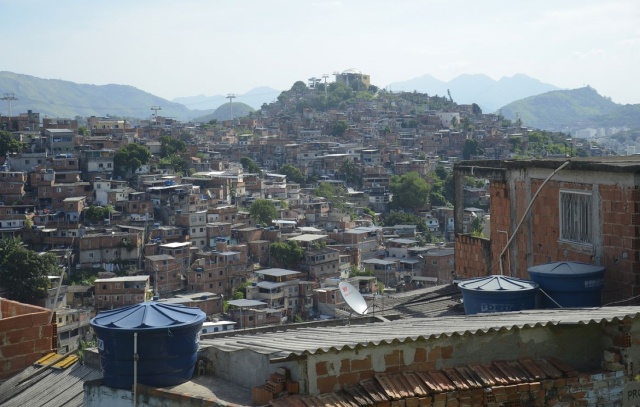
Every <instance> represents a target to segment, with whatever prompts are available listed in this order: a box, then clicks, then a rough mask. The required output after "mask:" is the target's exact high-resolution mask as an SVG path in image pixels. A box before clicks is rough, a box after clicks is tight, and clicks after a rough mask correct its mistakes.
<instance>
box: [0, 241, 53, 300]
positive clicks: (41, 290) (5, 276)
mask: <svg viewBox="0 0 640 407" xmlns="http://www.w3.org/2000/svg"><path fill="white" fill-rule="evenodd" d="M49 275H55V276H59V275H60V266H59V265H58V260H57V258H56V257H55V256H54V255H53V254H51V253H45V254H42V253H36V252H34V251H32V250H29V249H27V248H26V247H25V246H24V245H23V244H22V240H21V239H20V238H13V237H10V238H6V239H3V240H0V286H2V287H4V288H6V289H7V290H8V292H9V294H8V297H9V298H10V299H12V300H16V301H20V302H25V303H34V302H35V301H37V300H39V299H42V298H45V297H46V296H47V290H48V288H49V278H48V277H47V276H49Z"/></svg>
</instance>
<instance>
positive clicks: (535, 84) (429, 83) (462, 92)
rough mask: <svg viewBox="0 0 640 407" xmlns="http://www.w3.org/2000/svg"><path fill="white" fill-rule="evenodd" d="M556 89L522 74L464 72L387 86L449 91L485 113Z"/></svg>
mask: <svg viewBox="0 0 640 407" xmlns="http://www.w3.org/2000/svg"><path fill="white" fill-rule="evenodd" d="M558 89H560V88H558V87H557V86H554V85H550V84H548V83H543V82H540V81H539V80H537V79H533V78H531V77H529V76H527V75H523V74H516V75H513V76H511V77H503V78H501V79H499V80H497V81H496V80H493V79H491V78H490V77H488V76H486V75H482V74H475V75H471V74H465V75H460V76H458V77H456V78H454V79H452V80H450V81H446V82H445V81H441V80H439V79H436V78H434V77H433V76H431V75H424V76H421V77H419V78H414V79H410V80H408V81H403V82H394V83H391V84H390V85H389V86H388V90H391V91H405V92H413V91H414V90H415V91H418V92H421V93H427V94H429V95H438V96H447V95H448V93H451V97H452V99H453V101H454V102H456V103H458V104H471V103H476V104H478V106H480V108H481V109H482V111H483V112H485V113H493V112H495V111H497V110H498V109H500V107H502V106H504V105H506V104H508V103H511V102H513V101H514V100H519V99H522V98H526V97H528V96H533V95H539V94H541V93H545V92H549V91H552V90H558Z"/></svg>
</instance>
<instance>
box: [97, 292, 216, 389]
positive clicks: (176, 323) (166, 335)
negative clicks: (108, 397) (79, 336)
mask: <svg viewBox="0 0 640 407" xmlns="http://www.w3.org/2000/svg"><path fill="white" fill-rule="evenodd" d="M205 318H206V315H205V314H204V312H202V311H201V310H200V309H199V308H191V307H185V306H183V305H175V304H164V303H158V302H144V303H141V304H136V305H131V306H128V307H123V308H118V309H114V310H110V311H105V312H101V313H99V314H98V315H97V316H96V317H94V318H93V319H91V326H92V327H93V329H94V331H95V332H96V335H97V339H98V349H99V351H100V360H101V363H102V369H103V373H104V374H103V383H104V384H106V385H107V386H110V387H115V388H118V389H131V386H132V385H133V341H134V333H136V332H137V333H138V383H140V384H146V385H148V386H154V387H165V386H173V385H177V384H180V383H184V382H186V381H188V380H190V379H191V376H192V375H193V370H194V367H195V365H196V361H197V358H198V356H197V353H198V340H199V334H200V329H201V327H202V323H203V322H204V320H205Z"/></svg>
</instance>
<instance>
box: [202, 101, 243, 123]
mask: <svg viewBox="0 0 640 407" xmlns="http://www.w3.org/2000/svg"><path fill="white" fill-rule="evenodd" d="M254 111H255V109H254V108H252V107H251V106H249V105H246V104H244V103H231V104H229V103H225V104H224V105H222V106H220V107H219V108H217V109H216V110H215V112H213V113H211V114H207V115H204V116H200V117H197V118H195V119H192V120H193V121H194V122H196V123H207V122H209V121H211V120H218V121H220V120H230V119H231V117H232V116H231V115H232V114H233V118H234V119H237V118H238V117H244V116H246V115H248V114H249V113H251V112H254Z"/></svg>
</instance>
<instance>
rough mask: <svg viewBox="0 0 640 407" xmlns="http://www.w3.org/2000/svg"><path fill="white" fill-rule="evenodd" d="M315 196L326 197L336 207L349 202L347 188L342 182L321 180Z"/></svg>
mask: <svg viewBox="0 0 640 407" xmlns="http://www.w3.org/2000/svg"><path fill="white" fill-rule="evenodd" d="M313 196H317V197H321V198H325V199H326V200H327V201H329V203H330V204H331V205H332V206H334V207H336V208H343V207H344V204H345V203H346V202H347V190H346V189H345V188H344V187H343V186H342V185H340V184H333V183H331V182H321V183H320V184H319V185H318V186H317V187H316V188H315V189H314V190H313Z"/></svg>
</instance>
